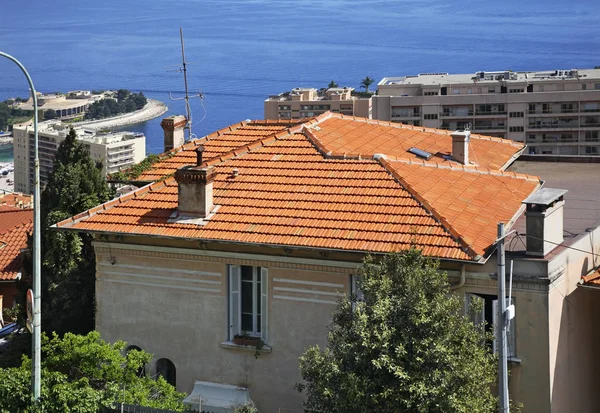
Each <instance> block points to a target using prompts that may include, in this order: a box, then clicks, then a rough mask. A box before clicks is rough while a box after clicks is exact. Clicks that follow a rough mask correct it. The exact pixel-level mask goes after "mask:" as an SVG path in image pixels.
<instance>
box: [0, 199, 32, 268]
mask: <svg viewBox="0 0 600 413" xmlns="http://www.w3.org/2000/svg"><path fill="white" fill-rule="evenodd" d="M32 230H33V210H31V209H26V210H23V209H13V210H12V211H7V210H3V211H0V280H15V279H16V278H17V275H18V273H19V272H20V269H21V259H20V257H21V250H22V249H23V248H26V247H27V236H28V234H30V233H31V231H32Z"/></svg>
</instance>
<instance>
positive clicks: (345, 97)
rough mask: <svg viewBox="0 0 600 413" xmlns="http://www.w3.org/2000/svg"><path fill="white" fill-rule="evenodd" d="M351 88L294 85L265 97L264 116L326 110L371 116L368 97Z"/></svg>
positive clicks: (312, 113)
mask: <svg viewBox="0 0 600 413" xmlns="http://www.w3.org/2000/svg"><path fill="white" fill-rule="evenodd" d="M353 92H354V89H353V88H349V87H344V88H341V87H337V88H329V89H322V90H317V89H314V88H295V89H292V90H291V91H290V92H284V93H281V94H279V95H275V96H270V97H269V98H268V99H267V100H265V119H301V118H311V117H314V116H318V115H320V114H322V113H325V112H328V111H331V112H334V113H341V114H343V115H348V116H360V117H362V118H371V111H372V108H371V105H372V102H371V98H366V97H359V96H355V95H354V94H353Z"/></svg>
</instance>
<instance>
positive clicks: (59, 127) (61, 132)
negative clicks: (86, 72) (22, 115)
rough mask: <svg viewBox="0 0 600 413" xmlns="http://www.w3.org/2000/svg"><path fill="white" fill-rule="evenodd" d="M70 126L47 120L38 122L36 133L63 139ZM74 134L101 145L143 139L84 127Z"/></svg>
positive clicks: (125, 133) (132, 135)
mask: <svg viewBox="0 0 600 413" xmlns="http://www.w3.org/2000/svg"><path fill="white" fill-rule="evenodd" d="M27 127H29V128H30V130H31V131H33V126H32V125H27ZM70 128H71V125H68V124H63V123H62V122H61V121H60V120H49V121H44V122H40V123H39V124H38V133H44V134H49V135H55V136H60V137H63V138H64V137H65V136H67V134H68V133H69V129H70ZM74 129H75V133H77V139H79V140H82V141H85V142H89V143H97V144H102V145H109V144H111V143H118V142H121V141H125V140H130V139H137V138H144V137H145V135H144V134H143V133H141V132H127V131H123V132H108V133H104V132H99V131H96V130H95V129H89V128H86V127H80V126H79V127H77V126H76V127H75V128H74Z"/></svg>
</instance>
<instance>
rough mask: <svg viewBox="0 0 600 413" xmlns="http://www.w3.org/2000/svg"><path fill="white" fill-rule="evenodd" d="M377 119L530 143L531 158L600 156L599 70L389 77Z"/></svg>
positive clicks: (377, 99) (376, 103)
mask: <svg viewBox="0 0 600 413" xmlns="http://www.w3.org/2000/svg"><path fill="white" fill-rule="evenodd" d="M373 119H380V120H390V121H393V122H400V123H405V124H410V125H416V126H425V127H434V128H443V129H450V130H455V129H463V128H465V127H467V126H469V127H470V128H471V130H472V131H473V132H475V133H481V134H485V135H489V136H497V137H501V138H508V139H512V140H514V141H519V142H525V143H526V144H527V145H528V152H529V153H531V154H554V155H600V69H585V70H577V69H572V70H551V71H544V72H513V71H498V72H477V73H474V74H448V73H421V74H419V75H416V76H405V77H386V78H384V79H382V80H381V81H380V82H379V84H378V93H377V95H376V96H374V97H373Z"/></svg>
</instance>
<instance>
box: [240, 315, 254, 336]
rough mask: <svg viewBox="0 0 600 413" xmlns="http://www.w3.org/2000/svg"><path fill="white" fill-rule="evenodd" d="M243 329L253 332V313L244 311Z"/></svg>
mask: <svg viewBox="0 0 600 413" xmlns="http://www.w3.org/2000/svg"><path fill="white" fill-rule="evenodd" d="M242 331H245V332H247V333H252V313H250V314H246V313H242Z"/></svg>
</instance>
